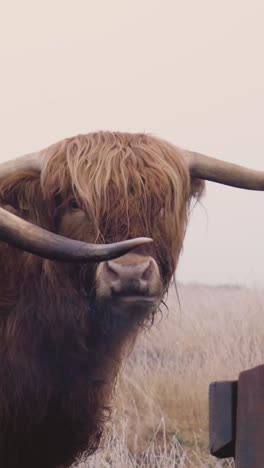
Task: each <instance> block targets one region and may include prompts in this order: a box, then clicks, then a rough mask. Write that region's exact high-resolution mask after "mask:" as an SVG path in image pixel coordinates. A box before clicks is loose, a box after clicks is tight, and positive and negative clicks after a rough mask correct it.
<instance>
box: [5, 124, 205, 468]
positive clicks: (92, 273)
mask: <svg viewBox="0 0 264 468" xmlns="http://www.w3.org/2000/svg"><path fill="white" fill-rule="evenodd" d="M198 185H199V187H198ZM198 185H197V182H196V185H195V188H194V190H192V189H193V187H192V184H191V179H190V176H189V172H188V169H187V167H186V164H185V162H184V160H183V158H182V156H181V154H179V153H177V150H176V149H175V148H174V147H173V146H172V145H170V144H168V143H165V142H163V141H161V140H158V139H155V138H152V137H149V136H147V135H141V134H135V135H130V134H119V133H110V132H98V133H95V134H89V135H80V136H78V137H75V138H72V139H68V140H65V141H63V142H60V143H59V144H55V145H53V146H52V147H50V149H49V150H48V153H47V159H46V163H45V168H44V170H43V171H42V173H41V177H40V175H39V173H37V172H35V171H24V172H23V171H22V172H21V171H20V172H18V173H14V174H11V175H10V176H7V177H5V178H3V180H1V181H0V200H1V205H2V206H4V207H5V208H6V209H8V210H10V211H13V212H14V213H16V214H17V215H18V216H20V217H22V218H24V219H25V220H28V221H30V222H31V223H34V224H37V225H38V226H41V227H43V228H46V229H49V230H50V231H53V232H55V233H58V234H60V235H63V236H65V237H68V238H72V239H77V240H81V241H85V242H97V243H101V242H104V243H110V242H114V241H119V240H126V239H130V238H133V237H136V236H149V237H152V238H153V241H154V242H153V244H151V245H146V246H145V247H141V248H138V249H137V250H136V251H135V252H134V253H130V254H127V255H125V256H124V257H121V258H120V259H117V260H111V261H107V262H103V263H100V264H99V266H98V264H95V265H93V266H91V265H81V266H80V265H76V264H72V263H61V262H56V261H51V260H47V259H46V260H45V259H42V258H40V257H36V256H33V255H31V254H29V253H26V252H21V251H18V250H16V249H15V248H13V247H10V246H8V245H7V244H5V243H3V242H2V243H0V275H1V276H0V278H1V279H0V314H1V315H0V335H1V340H0V360H1V365H0V382H1V383H0V464H1V466H4V467H5V468H18V467H20V466H27V468H33V467H34V468H35V467H36V466H38V467H39V468H42V467H43V468H44V467H45V468H57V467H65V468H66V467H67V466H70V464H71V463H72V462H73V461H74V460H76V458H77V457H78V456H80V455H81V454H83V453H87V454H91V453H93V452H94V450H96V448H97V447H98V444H99V441H100V436H101V434H102V430H103V424H104V422H105V421H106V420H107V419H108V417H109V414H110V411H109V403H110V400H111V396H112V392H113V389H114V384H115V380H116V376H117V373H118V369H119V367H120V364H121V362H122V359H123V358H124V357H125V355H126V352H127V350H128V349H131V346H132V345H133V343H134V341H135V338H136V335H137V333H138V331H139V330H140V329H141V328H142V326H145V325H146V324H148V323H152V321H153V317H154V314H155V313H156V311H157V310H158V308H159V305H160V303H161V301H162V298H163V296H164V294H165V292H166V291H167V289H168V286H169V283H170V280H171V278H172V276H173V273H174V270H175V267H176V265H177V261H178V257H179V253H180V250H181V247H182V242H183V238H184V233H185V228H186V222H187V214H188V207H189V203H190V200H191V197H192V196H193V195H195V196H197V194H198V196H199V195H200V194H201V193H202V189H203V185H202V184H198ZM197 187H198V189H197Z"/></svg>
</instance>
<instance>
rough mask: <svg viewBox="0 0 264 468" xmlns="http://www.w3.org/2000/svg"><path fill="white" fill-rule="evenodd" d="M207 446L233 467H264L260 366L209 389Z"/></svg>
mask: <svg viewBox="0 0 264 468" xmlns="http://www.w3.org/2000/svg"><path fill="white" fill-rule="evenodd" d="M209 444H210V452H211V454H212V455H214V456H215V457H217V458H228V457H234V459H235V466H236V468H264V365H261V366H258V367H254V368H253V369H250V370H246V371H244V372H241V373H240V374H239V378H238V380H237V381H224V382H213V383H211V384H210V386H209Z"/></svg>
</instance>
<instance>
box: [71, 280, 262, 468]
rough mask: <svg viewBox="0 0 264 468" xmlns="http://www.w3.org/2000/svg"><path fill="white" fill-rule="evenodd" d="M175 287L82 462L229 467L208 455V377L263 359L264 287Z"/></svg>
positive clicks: (226, 375)
mask: <svg viewBox="0 0 264 468" xmlns="http://www.w3.org/2000/svg"><path fill="white" fill-rule="evenodd" d="M178 296H179V300H180V305H179V301H178V298H177V295H176V292H175V290H174V289H173V288H172V289H171V290H170V294H169V297H168V301H167V304H168V308H169V311H166V310H165V309H164V310H163V313H162V317H161V316H159V317H157V320H156V323H155V325H154V326H153V327H152V328H151V330H149V331H148V332H146V333H144V334H143V335H141V336H140V337H139V339H138V342H137V344H136V346H135V348H134V350H133V352H132V353H131V355H130V357H129V358H128V360H127V363H126V365H125V368H124V370H123V372H122V373H121V375H120V378H119V382H118V386H117V392H116V398H115V402H114V404H115V407H116V409H115V411H114V414H113V422H112V423H111V424H109V427H108V428H107V431H106V435H105V438H104V440H103V442H102V446H103V448H102V450H100V451H99V452H98V453H97V454H95V455H94V456H93V457H91V458H90V459H89V460H87V461H86V462H85V461H83V463H81V464H79V465H78V467H79V468H88V467H89V468H92V467H93V468H97V467H117V468H121V467H131V468H132V467H153V468H154V467H155V468H156V467H157V468H161V467H162V468H172V467H181V468H187V467H208V468H209V467H220V466H225V467H231V466H233V465H232V461H228V460H226V461H217V460H216V459H214V458H213V457H210V456H209V455H208V411H207V407H208V384H209V383H210V382H211V381H214V380H221V379H222V380H226V379H236V378H237V376H238V374H239V372H240V371H241V370H243V369H246V368H250V367H252V366H254V365H258V364H261V363H263V362H264V346H263V344H264V326H263V321H264V291H262V290H252V289H245V288H237V287H207V286H200V285H188V286H179V288H178Z"/></svg>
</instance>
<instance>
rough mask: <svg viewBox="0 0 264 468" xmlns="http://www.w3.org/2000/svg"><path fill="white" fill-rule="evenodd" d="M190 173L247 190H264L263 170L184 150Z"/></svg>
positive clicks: (200, 177) (193, 175)
mask: <svg viewBox="0 0 264 468" xmlns="http://www.w3.org/2000/svg"><path fill="white" fill-rule="evenodd" d="M184 155H185V156H186V159H187V162H188V166H189V171H190V175H191V176H192V177H196V178H199V179H206V180H211V181H212V182H217V183H219V184H224V185H230V186H232V187H238V188H243V189H247V190H264V172H263V171H255V170H253V169H248V168H246V167H242V166H238V165H236V164H232V163H229V162H225V161H221V160H219V159H215V158H212V157H209V156H205V155H204V154H200V153H195V152H191V151H186V152H184Z"/></svg>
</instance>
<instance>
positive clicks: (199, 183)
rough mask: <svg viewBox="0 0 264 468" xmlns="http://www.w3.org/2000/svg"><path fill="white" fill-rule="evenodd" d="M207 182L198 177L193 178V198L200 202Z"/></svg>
mask: <svg viewBox="0 0 264 468" xmlns="http://www.w3.org/2000/svg"><path fill="white" fill-rule="evenodd" d="M204 190H205V181H204V180H202V179H198V178H196V177H191V196H192V197H194V198H196V199H197V200H199V199H200V198H201V196H202V195H203V194H204Z"/></svg>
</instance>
